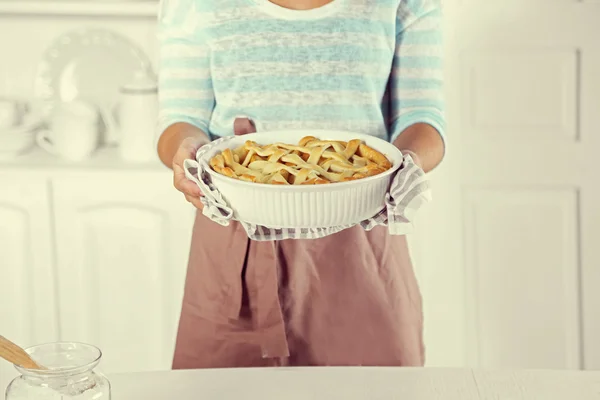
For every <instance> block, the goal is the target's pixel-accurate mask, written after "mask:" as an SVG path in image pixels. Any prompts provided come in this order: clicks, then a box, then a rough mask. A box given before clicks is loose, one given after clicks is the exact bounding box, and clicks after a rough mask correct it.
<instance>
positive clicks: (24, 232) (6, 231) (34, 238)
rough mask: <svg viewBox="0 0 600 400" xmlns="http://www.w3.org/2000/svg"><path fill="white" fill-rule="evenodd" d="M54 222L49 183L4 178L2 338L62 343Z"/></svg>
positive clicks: (0, 180)
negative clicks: (59, 339) (60, 338)
mask: <svg viewBox="0 0 600 400" xmlns="http://www.w3.org/2000/svg"><path fill="white" fill-rule="evenodd" d="M50 217H51V214H50V201H49V195H48V185H47V182H46V180H45V179H44V178H35V177H28V178H27V179H21V178H20V177H13V176H9V175H3V174H0V334H1V335H3V336H6V337H9V338H12V339H13V340H15V341H18V342H19V343H22V344H23V345H24V346H29V345H33V344H37V343H44V342H49V341H54V340H56V339H58V329H57V326H58V324H57V318H56V317H57V309H56V302H55V299H56V293H55V285H54V282H55V281H54V279H55V276H54V269H53V267H54V265H53V257H54V255H53V251H52V242H51V235H50V229H51V225H50ZM14 373H15V371H14V369H12V367H11V366H10V365H9V364H7V363H3V362H0V375H3V376H6V375H9V374H10V375H14Z"/></svg>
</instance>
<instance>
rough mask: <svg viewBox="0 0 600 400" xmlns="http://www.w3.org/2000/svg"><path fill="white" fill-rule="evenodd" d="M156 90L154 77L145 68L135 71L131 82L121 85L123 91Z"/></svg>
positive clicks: (145, 91)
mask: <svg viewBox="0 0 600 400" xmlns="http://www.w3.org/2000/svg"><path fill="white" fill-rule="evenodd" d="M156 91H158V86H157V83H156V78H155V77H154V76H153V75H152V74H151V73H150V71H147V70H139V71H135V73H134V74H133V79H132V80H131V82H129V83H126V84H125V85H123V86H122V87H121V92H124V93H148V92H156Z"/></svg>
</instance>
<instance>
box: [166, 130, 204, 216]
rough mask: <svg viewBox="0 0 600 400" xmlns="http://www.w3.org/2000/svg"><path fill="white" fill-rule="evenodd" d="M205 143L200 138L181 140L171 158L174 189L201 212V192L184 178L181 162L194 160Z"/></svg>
mask: <svg viewBox="0 0 600 400" xmlns="http://www.w3.org/2000/svg"><path fill="white" fill-rule="evenodd" d="M206 143H208V142H207V141H206V139H205V138H203V137H201V136H192V137H187V138H185V139H183V141H182V142H181V145H180V146H179V149H177V152H176V153H175V156H174V157H173V166H172V167H173V185H174V186H175V189H177V190H179V191H180V192H181V193H183V195H184V196H185V199H186V200H187V201H188V202H190V203H192V204H193V205H194V207H196V208H197V209H199V210H201V209H202V208H203V207H204V205H203V204H202V201H201V200H200V197H201V196H202V192H201V191H200V188H199V187H198V185H196V183H194V182H192V181H190V180H189V179H188V178H187V177H186V176H185V170H184V168H183V162H184V161H185V160H187V159H195V158H196V152H197V151H198V149H199V148H200V147H202V146H204V145H205V144H206Z"/></svg>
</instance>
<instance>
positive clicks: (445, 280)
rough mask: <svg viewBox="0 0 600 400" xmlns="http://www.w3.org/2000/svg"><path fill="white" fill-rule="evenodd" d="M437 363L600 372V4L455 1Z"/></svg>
mask: <svg viewBox="0 0 600 400" xmlns="http://www.w3.org/2000/svg"><path fill="white" fill-rule="evenodd" d="M444 6H445V8H446V16H447V18H446V44H447V52H446V58H447V61H446V64H447V75H446V82H447V86H446V87H447V100H448V120H449V121H448V122H449V131H448V138H449V139H448V142H449V153H448V157H447V160H446V163H445V166H444V168H443V169H440V171H438V172H437V173H434V174H433V184H434V189H435V192H434V195H435V199H434V203H433V204H432V205H431V206H430V207H429V210H428V212H427V213H426V215H425V216H424V217H423V219H422V220H421V221H420V222H419V223H420V225H419V228H420V231H419V232H418V233H417V235H416V237H415V238H414V239H416V240H417V243H416V244H415V247H416V253H417V254H418V257H417V258H418V260H419V261H421V263H420V264H419V265H420V266H421V267H420V270H419V275H420V278H421V281H422V285H423V294H424V296H425V304H426V312H425V314H426V315H425V316H426V320H427V328H426V338H427V342H428V356H429V357H428V358H429V362H430V365H461V364H462V365H464V364H469V365H475V366H485V367H502V366H507V367H534V368H535V367H538V368H587V369H598V368H600V340H599V339H598V338H600V290H598V287H600V245H599V244H598V240H599V239H600V177H599V176H598V173H597V172H596V171H597V169H598V166H597V164H596V163H595V161H596V160H597V159H598V157H597V152H598V151H600V132H599V130H600V128H599V127H600V113H599V112H600V72H599V71H600V40H599V39H600V24H598V21H600V3H599V2H598V1H591V0H590V1H581V2H577V1H543V2H542V1H534V0H526V1H525V0H503V1H493V2H492V1H481V0H478V1H476V0H472V1H468V0H462V1H461V0H444Z"/></svg>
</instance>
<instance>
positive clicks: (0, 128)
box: [0, 98, 36, 158]
mask: <svg viewBox="0 0 600 400" xmlns="http://www.w3.org/2000/svg"><path fill="white" fill-rule="evenodd" d="M28 117H29V115H28V107H27V104H26V103H25V102H22V101H19V100H17V99H11V98H0V158H9V157H14V156H18V155H21V154H23V153H26V152H27V151H29V150H31V149H32V148H33V147H34V145H35V128H36V126H35V124H34V121H32V120H31V118H28Z"/></svg>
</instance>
